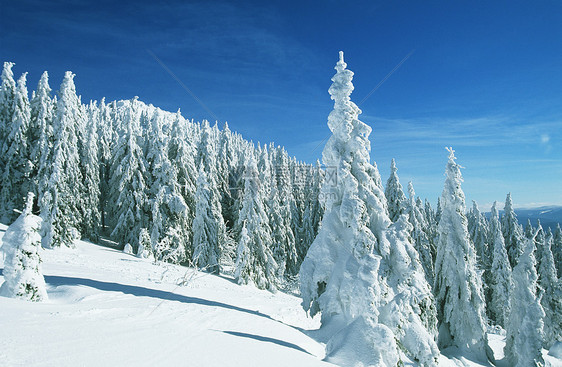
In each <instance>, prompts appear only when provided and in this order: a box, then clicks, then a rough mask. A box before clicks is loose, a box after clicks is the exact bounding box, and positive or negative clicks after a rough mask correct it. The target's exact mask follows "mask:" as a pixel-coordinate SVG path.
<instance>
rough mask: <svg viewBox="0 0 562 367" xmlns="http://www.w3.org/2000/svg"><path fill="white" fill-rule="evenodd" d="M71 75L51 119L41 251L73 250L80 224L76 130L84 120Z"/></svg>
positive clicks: (65, 82) (78, 161)
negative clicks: (51, 132) (51, 135)
mask: <svg viewBox="0 0 562 367" xmlns="http://www.w3.org/2000/svg"><path fill="white" fill-rule="evenodd" d="M73 79H74V74H73V73H71V72H70V71H67V72H66V74H65V76H64V79H63V81H62V84H61V87H60V91H59V95H60V98H59V99H58V101H57V107H56V113H55V116H54V118H53V136H54V137H55V141H54V144H53V147H52V151H51V153H50V155H49V161H50V165H49V169H48V173H47V175H46V176H45V177H48V181H47V183H46V184H45V185H43V187H44V188H45V189H44V190H45V191H44V192H43V197H42V198H41V203H40V207H41V218H42V219H43V222H42V227H41V231H42V245H43V247H58V246H70V247H72V246H74V245H73V242H74V240H75V239H76V238H78V237H79V232H78V231H79V230H78V229H79V228H80V221H81V214H80V204H81V203H80V195H77V193H79V192H82V173H81V172H80V166H79V163H80V158H79V154H78V136H77V127H78V126H79V125H80V124H81V122H80V120H81V119H83V118H84V116H83V111H82V104H81V102H80V99H79V98H78V97H77V96H76V87H75V86H74V80H73Z"/></svg>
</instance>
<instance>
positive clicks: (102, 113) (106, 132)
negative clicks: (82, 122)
mask: <svg viewBox="0 0 562 367" xmlns="http://www.w3.org/2000/svg"><path fill="white" fill-rule="evenodd" d="M115 106H116V103H115V102H112V103H110V105H108V104H106V103H105V99H103V98H102V100H101V102H100V104H99V115H98V116H99V120H98V138H99V144H98V145H99V147H98V155H99V168H100V216H101V223H100V227H101V230H102V231H105V229H106V227H107V225H108V223H107V222H108V221H107V214H108V213H107V212H108V211H109V207H110V203H109V196H110V191H111V190H110V187H109V180H110V175H111V161H112V158H113V153H114V149H115V147H116V146H117V145H118V144H117V143H118V135H117V128H116V126H115V125H117V122H118V121H117V118H116V116H114V114H115V112H116V108H115ZM112 113H113V114H112Z"/></svg>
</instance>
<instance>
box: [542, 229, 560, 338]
mask: <svg viewBox="0 0 562 367" xmlns="http://www.w3.org/2000/svg"><path fill="white" fill-rule="evenodd" d="M552 243H553V238H552V233H550V234H547V235H546V236H545V238H544V241H543V242H542V243H540V244H539V245H540V246H542V249H541V251H540V252H537V254H538V253H540V256H541V259H540V261H539V262H538V269H537V271H538V274H539V285H540V287H541V288H542V290H543V292H544V293H543V295H542V298H541V305H542V307H543V310H544V313H545V318H544V347H545V348H547V349H549V348H550V347H551V346H552V345H553V344H554V343H556V342H561V341H562V280H560V279H558V277H557V274H556V267H555V265H554V256H553V255H552V250H551V248H552Z"/></svg>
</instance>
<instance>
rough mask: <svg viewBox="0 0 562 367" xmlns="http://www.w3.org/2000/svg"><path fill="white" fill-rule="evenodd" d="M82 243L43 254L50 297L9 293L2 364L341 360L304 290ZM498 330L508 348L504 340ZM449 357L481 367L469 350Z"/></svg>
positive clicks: (498, 342)
mask: <svg viewBox="0 0 562 367" xmlns="http://www.w3.org/2000/svg"><path fill="white" fill-rule="evenodd" d="M5 228H6V227H5V226H0V230H1V232H0V236H1V235H3V232H4V231H5ZM76 245H77V248H76V249H73V250H70V249H61V250H44V251H42V252H41V256H42V259H43V272H44V274H45V280H46V282H47V287H48V289H47V290H48V295H49V300H48V301H47V302H43V303H32V302H25V301H21V300H16V299H10V298H5V297H0V365H2V366H57V367H60V366H104V365H113V366H133V365H134V366H155V365H159V366H176V365H177V366H222V365H225V366H268V367H269V366H283V367H285V366H330V365H332V364H329V363H326V362H323V361H322V358H323V357H324V345H323V344H321V343H319V342H317V341H315V340H314V339H312V338H311V337H309V336H308V334H307V330H314V329H316V328H318V326H319V319H318V318H315V319H310V318H308V317H307V316H306V314H305V313H304V311H303V310H302V308H301V306H300V299H299V298H297V297H294V296H292V295H288V294H285V293H282V292H277V293H275V294H273V293H270V292H268V291H261V290H257V289H255V288H253V287H251V286H239V285H237V284H235V283H234V282H233V281H232V279H230V278H227V277H218V276H214V275H208V274H205V273H199V272H195V271H193V270H191V269H186V268H184V267H181V266H174V265H154V264H153V263H151V262H150V261H148V260H142V259H138V258H136V257H134V256H132V255H127V254H124V253H122V252H120V251H116V250H113V249H111V248H107V247H102V246H98V245H94V244H91V243H88V242H82V241H79V242H77V244H76ZM1 260H2V259H0V261H1ZM2 267H3V262H2ZM2 281H3V277H0V282H2ZM180 282H185V283H186V284H185V285H178V283H180ZM312 334H313V333H312ZM312 334H311V335H312ZM490 337H491V344H492V347H493V348H494V351H495V353H496V356H501V355H502V352H501V349H502V348H503V340H502V338H501V337H499V336H496V335H491V336H490ZM547 359H548V361H549V362H551V363H552V365H553V366H554V365H556V364H554V363H555V362H556V361H557V360H555V359H554V358H552V357H547ZM441 365H443V366H453V365H461V366H478V364H476V363H473V362H471V361H470V360H468V359H466V358H464V357H461V356H456V357H451V358H446V357H442V359H441ZM558 365H559V366H560V365H562V364H558Z"/></svg>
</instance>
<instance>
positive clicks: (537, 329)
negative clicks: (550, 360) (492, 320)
mask: <svg viewBox="0 0 562 367" xmlns="http://www.w3.org/2000/svg"><path fill="white" fill-rule="evenodd" d="M534 251H535V244H534V241H533V240H532V239H526V240H525V248H524V252H523V253H522V254H521V255H520V256H519V257H518V262H517V265H516V266H515V268H514V269H513V283H514V287H513V292H512V294H511V313H510V315H509V320H508V321H507V325H506V331H507V336H506V343H505V348H504V352H505V356H506V359H507V360H508V362H509V365H510V366H513V367H527V366H542V365H544V360H543V357H542V353H541V350H542V344H543V326H544V322H543V318H544V315H545V314H544V311H543V308H542V306H541V303H540V296H539V297H538V298H537V294H536V289H537V272H536V270H535V256H534V255H533V253H534Z"/></svg>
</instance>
